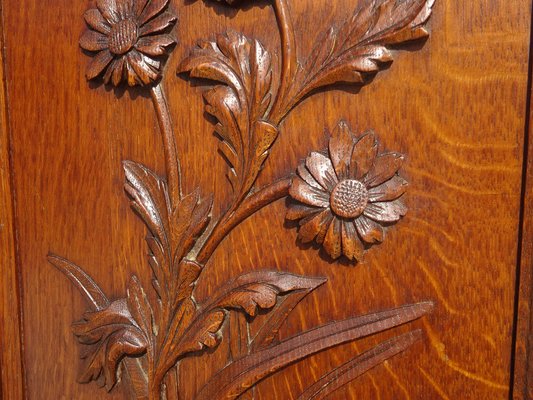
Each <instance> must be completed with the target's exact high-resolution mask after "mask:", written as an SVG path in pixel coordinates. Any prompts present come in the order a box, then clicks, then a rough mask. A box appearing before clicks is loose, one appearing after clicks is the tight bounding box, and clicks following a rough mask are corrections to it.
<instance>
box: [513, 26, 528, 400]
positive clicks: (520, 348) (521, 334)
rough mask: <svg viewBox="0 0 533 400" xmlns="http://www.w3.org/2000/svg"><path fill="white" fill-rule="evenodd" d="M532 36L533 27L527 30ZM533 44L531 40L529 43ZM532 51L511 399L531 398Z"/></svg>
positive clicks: (522, 399)
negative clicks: (529, 30)
mask: <svg viewBox="0 0 533 400" xmlns="http://www.w3.org/2000/svg"><path fill="white" fill-rule="evenodd" d="M531 33H532V38H533V30H532V31H531ZM531 44H532V45H533V42H532V43H531ZM532 71H533V53H531V52H530V59H529V87H528V91H529V97H528V104H527V105H528V108H527V110H526V118H525V119H526V121H525V122H526V123H525V129H524V131H525V144H524V157H526V159H525V160H524V161H525V163H524V166H525V168H524V174H525V176H524V179H523V182H524V187H523V189H522V190H523V200H522V202H523V204H522V232H521V234H522V237H521V242H520V247H519V250H520V260H519V262H518V271H517V277H518V279H519V280H518V282H517V290H518V293H517V305H516V306H517V316H516V317H517V322H516V324H517V325H516V343H515V348H514V366H513V367H514V368H513V372H514V376H513V377H512V379H513V392H512V394H513V399H517V400H526V399H531V398H533V364H532V363H533V337H532V335H533V319H532V315H533V140H532V137H531V129H532V127H533V124H532V122H533V113H532V107H531V98H532V97H531V96H532V94H533V91H532V90H533V89H532V82H533V80H532Z"/></svg>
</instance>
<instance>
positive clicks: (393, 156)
mask: <svg viewBox="0 0 533 400" xmlns="http://www.w3.org/2000/svg"><path fill="white" fill-rule="evenodd" d="M403 160H404V156H403V155H401V154H399V153H388V154H383V155H381V156H379V157H378V158H376V163H375V164H374V167H373V168H372V169H371V170H370V172H369V173H368V174H367V176H366V177H365V179H364V183H365V184H366V185H367V186H368V187H374V186H378V185H381V184H382V183H383V182H385V181H387V180H389V179H390V178H392V177H393V176H394V174H395V173H396V172H398V170H399V169H400V167H401V166H402V163H403Z"/></svg>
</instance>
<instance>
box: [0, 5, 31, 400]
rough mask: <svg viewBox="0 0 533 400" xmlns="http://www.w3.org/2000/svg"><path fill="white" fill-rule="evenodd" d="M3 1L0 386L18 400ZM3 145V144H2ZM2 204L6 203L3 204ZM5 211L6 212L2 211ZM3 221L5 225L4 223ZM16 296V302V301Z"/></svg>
mask: <svg viewBox="0 0 533 400" xmlns="http://www.w3.org/2000/svg"><path fill="white" fill-rule="evenodd" d="M3 4H4V3H3V1H0V46H1V48H0V76H1V82H0V91H1V93H0V106H1V110H0V120H1V121H2V124H1V126H0V135H1V136H0V168H1V169H2V170H3V172H2V171H0V180H1V181H0V187H2V189H3V190H2V191H4V192H5V194H7V195H6V196H3V198H4V200H0V211H3V212H4V213H5V214H4V216H0V217H1V218H2V219H3V220H4V221H5V223H3V226H0V228H3V229H5V234H2V232H1V231H0V246H1V247H0V253H2V254H3V257H2V258H3V260H4V263H5V264H4V263H2V264H4V265H3V266H2V278H3V279H1V280H0V287H1V290H2V292H3V294H2V299H0V300H1V301H2V303H3V304H1V305H0V311H1V315H0V319H1V320H0V322H1V326H2V329H0V344H1V346H0V347H1V348H2V351H1V355H0V368H1V373H0V387H1V394H2V398H5V399H6V400H11V399H13V400H15V399H23V398H25V394H24V393H25V390H24V381H25V379H24V368H23V364H24V362H23V351H22V350H23V337H22V314H21V312H22V307H21V301H22V298H21V290H20V283H21V282H20V269H19V268H18V266H19V265H20V263H19V259H18V251H17V248H18V244H17V243H18V242H17V236H18V235H17V232H16V216H15V204H16V196H15V191H14V188H15V186H14V176H13V168H12V165H13V163H12V152H11V129H10V123H9V102H8V98H9V95H8V91H7V77H6V74H7V73H6V70H7V68H6V56H5V53H6V52H5V37H4V21H5V20H4V8H3ZM2 142H3V144H2ZM1 203H3V204H1ZM2 209H3V210H2ZM4 221H2V222H4ZM13 297H14V298H15V301H13Z"/></svg>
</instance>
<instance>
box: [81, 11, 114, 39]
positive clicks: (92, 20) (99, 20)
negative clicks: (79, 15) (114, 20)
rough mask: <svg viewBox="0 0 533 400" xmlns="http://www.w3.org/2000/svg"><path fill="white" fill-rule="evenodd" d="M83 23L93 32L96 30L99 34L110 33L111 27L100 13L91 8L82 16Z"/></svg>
mask: <svg viewBox="0 0 533 400" xmlns="http://www.w3.org/2000/svg"><path fill="white" fill-rule="evenodd" d="M83 17H84V18H85V22H87V25H89V26H90V27H91V28H93V29H94V30H97V31H98V32H100V33H106V34H107V33H109V32H111V26H110V25H109V24H108V23H107V21H106V20H105V18H104V17H103V15H102V13H101V12H100V11H98V9H97V8H92V9H90V10H87V11H85V14H83Z"/></svg>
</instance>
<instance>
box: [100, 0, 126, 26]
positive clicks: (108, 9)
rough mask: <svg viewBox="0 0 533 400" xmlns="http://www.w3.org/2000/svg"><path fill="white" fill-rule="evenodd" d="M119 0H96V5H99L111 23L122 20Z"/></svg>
mask: <svg viewBox="0 0 533 400" xmlns="http://www.w3.org/2000/svg"><path fill="white" fill-rule="evenodd" d="M117 1H120V0H96V7H98V10H100V12H101V13H102V15H103V16H104V18H105V19H106V20H107V22H109V23H111V24H115V23H117V22H118V21H119V20H120V16H119V14H118V8H117Z"/></svg>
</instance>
